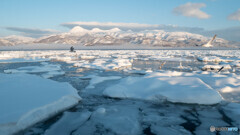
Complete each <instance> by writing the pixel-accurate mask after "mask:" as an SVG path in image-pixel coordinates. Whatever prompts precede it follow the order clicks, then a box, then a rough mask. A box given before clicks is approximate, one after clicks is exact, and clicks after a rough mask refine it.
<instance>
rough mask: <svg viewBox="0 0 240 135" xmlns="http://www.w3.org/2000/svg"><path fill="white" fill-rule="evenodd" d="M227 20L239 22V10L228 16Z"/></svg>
mask: <svg viewBox="0 0 240 135" xmlns="http://www.w3.org/2000/svg"><path fill="white" fill-rule="evenodd" d="M228 19H229V20H238V21H240V9H238V10H237V11H236V12H234V13H232V14H230V15H229V16H228Z"/></svg>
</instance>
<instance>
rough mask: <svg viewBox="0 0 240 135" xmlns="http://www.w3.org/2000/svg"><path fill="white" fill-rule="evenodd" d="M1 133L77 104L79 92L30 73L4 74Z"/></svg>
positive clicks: (0, 99) (0, 92)
mask: <svg viewBox="0 0 240 135" xmlns="http://www.w3.org/2000/svg"><path fill="white" fill-rule="evenodd" d="M0 86H1V89H0V106H1V108H2V109H1V110H0V134H3V135H4V134H12V133H15V132H17V131H20V130H23V129H25V128H27V127H29V126H32V125H33V124H35V123H37V122H39V121H42V120H45V119H47V118H49V117H51V116H53V115H56V114H57V113H59V112H61V111H63V110H65V109H68V108H70V107H72V106H74V105H76V104H77V103H78V102H79V101H80V100H81V98H80V96H79V95H78V94H77V91H76V90H75V89H74V88H73V87H72V86H71V85H69V84H68V83H59V82H55V81H52V80H49V79H44V78H42V77H39V76H36V75H28V74H0Z"/></svg>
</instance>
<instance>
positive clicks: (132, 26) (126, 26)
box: [61, 22, 202, 32]
mask: <svg viewBox="0 0 240 135" xmlns="http://www.w3.org/2000/svg"><path fill="white" fill-rule="evenodd" d="M61 25H62V26H64V27H67V28H70V29H71V28H73V27H75V26H81V27H82V28H84V29H89V30H90V29H93V28H100V29H103V30H108V29H112V28H119V29H121V30H123V31H127V30H132V31H144V30H165V31H188V32H192V31H201V30H202V29H201V28H197V27H180V26H176V25H157V24H139V23H113V22H106V23H102V22H68V23H63V24H61Z"/></svg>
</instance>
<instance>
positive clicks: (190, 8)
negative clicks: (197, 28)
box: [173, 2, 210, 19]
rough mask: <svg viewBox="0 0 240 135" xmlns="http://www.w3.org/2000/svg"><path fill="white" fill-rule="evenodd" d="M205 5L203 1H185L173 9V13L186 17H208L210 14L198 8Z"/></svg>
mask: <svg viewBox="0 0 240 135" xmlns="http://www.w3.org/2000/svg"><path fill="white" fill-rule="evenodd" d="M202 7H206V4H204V3H191V2H189V3H186V4H184V5H180V6H178V7H176V8H174V9H173V13H174V14H176V15H183V16H187V17H194V18H198V19H208V18H210V15H208V14H207V13H205V12H203V11H201V10H200V8H202Z"/></svg>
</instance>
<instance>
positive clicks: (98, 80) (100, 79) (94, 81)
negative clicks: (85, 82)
mask: <svg viewBox="0 0 240 135" xmlns="http://www.w3.org/2000/svg"><path fill="white" fill-rule="evenodd" d="M83 78H91V80H90V84H89V86H87V88H88V89H89V88H95V85H96V84H98V83H101V82H104V81H107V80H117V79H121V77H120V76H106V77H101V76H96V75H89V76H85V77H83Z"/></svg>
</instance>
